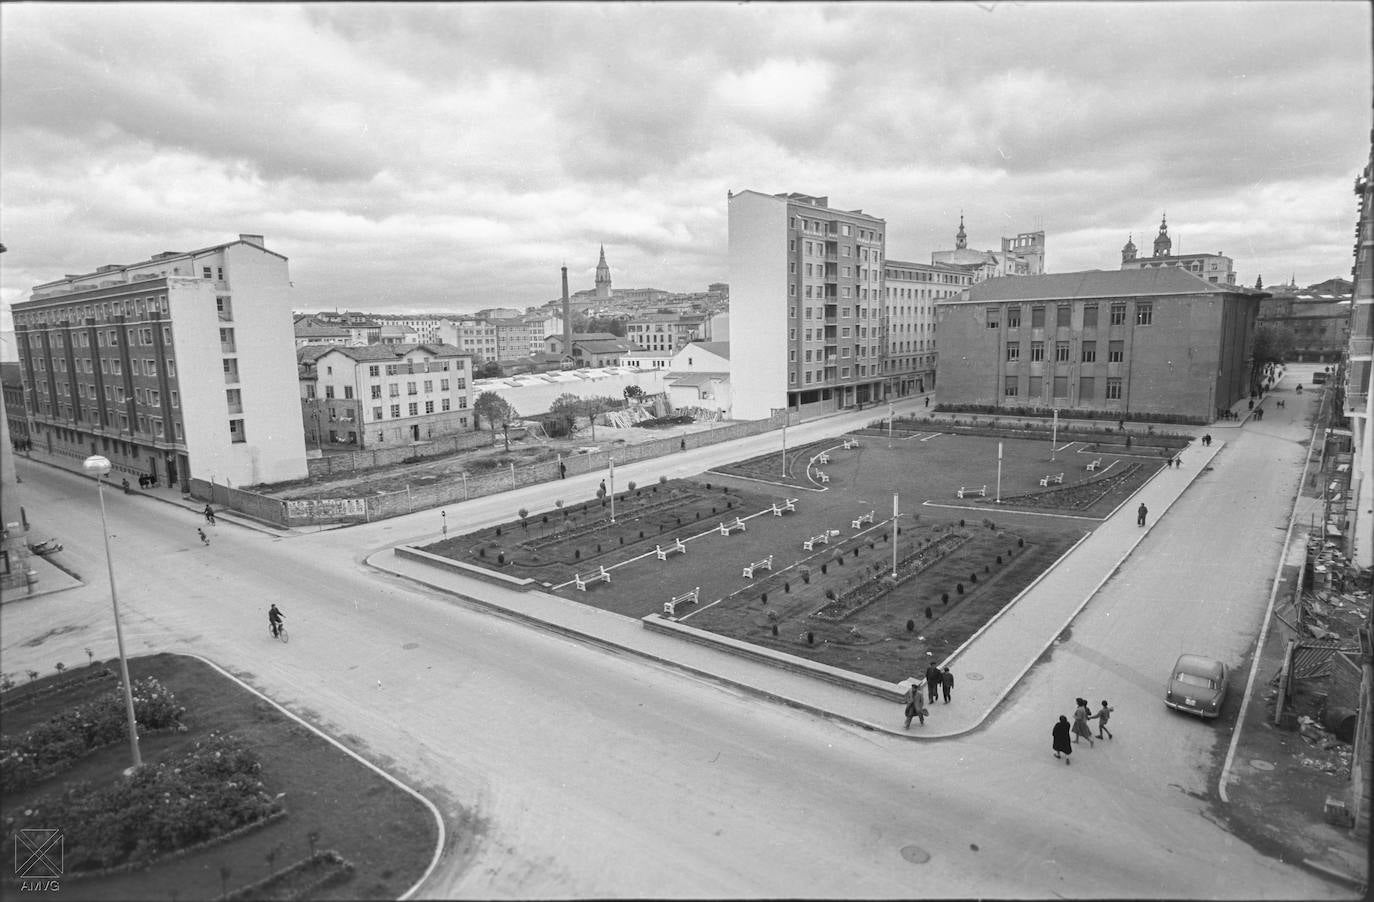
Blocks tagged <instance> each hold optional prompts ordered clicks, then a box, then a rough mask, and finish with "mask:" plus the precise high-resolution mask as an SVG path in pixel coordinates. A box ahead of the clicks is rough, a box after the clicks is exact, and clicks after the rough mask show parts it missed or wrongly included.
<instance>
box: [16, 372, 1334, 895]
mask: <svg viewBox="0 0 1374 902" xmlns="http://www.w3.org/2000/svg"><path fill="white" fill-rule="evenodd" d="M1286 397H1287V398H1288V399H1289V406H1288V407H1287V408H1284V409H1278V410H1275V409H1272V408H1271V409H1270V410H1269V411H1268V415H1267V417H1266V419H1265V420H1264V421H1260V422H1253V421H1252V422H1250V423H1247V424H1246V425H1245V426H1244V427H1243V428H1232V429H1218V428H1215V427H1214V428H1212V429H1211V430H1210V431H1211V432H1212V433H1213V435H1214V436H1216V437H1217V438H1218V440H1222V441H1225V442H1227V446H1226V447H1225V449H1224V450H1223V452H1222V453H1221V454H1220V455H1219V456H1218V457H1217V458H1216V460H1215V461H1214V466H1213V470H1212V471H1211V472H1208V473H1206V474H1204V475H1203V476H1202V477H1200V478H1199V480H1198V481H1197V482H1196V483H1195V484H1194V485H1193V486H1192V487H1191V488H1190V489H1189V490H1188V491H1187V492H1186V493H1185V494H1184V496H1183V497H1182V499H1180V501H1179V502H1178V503H1176V504H1175V505H1174V506H1173V508H1172V509H1171V510H1169V511H1168V512H1167V513H1166V514H1164V519H1163V521H1162V522H1161V523H1160V526H1159V527H1157V528H1155V529H1154V530H1153V532H1152V533H1151V535H1150V536H1149V537H1148V538H1147V539H1146V540H1145V541H1144V542H1143V543H1142V545H1141V546H1140V547H1139V548H1138V549H1137V550H1136V552H1135V554H1134V555H1133V556H1132V557H1131V558H1130V559H1129V560H1128V561H1127V562H1126V564H1125V565H1123V566H1122V567H1121V569H1120V570H1119V572H1118V573H1117V574H1116V575H1115V576H1114V577H1113V578H1112V579H1111V580H1110V581H1109V582H1108V583H1107V584H1106V586H1105V587H1104V588H1103V590H1102V591H1101V592H1100V593H1099V594H1098V595H1097V596H1096V597H1095V598H1094V599H1093V601H1092V602H1091V603H1090V604H1089V605H1088V606H1087V608H1086V609H1085V610H1084V611H1083V613H1082V614H1080V615H1079V617H1078V618H1077V619H1076V620H1075V621H1074V623H1073V625H1072V628H1071V630H1070V631H1069V633H1068V634H1067V635H1066V637H1065V638H1064V640H1063V641H1061V642H1060V643H1059V644H1057V645H1056V646H1055V647H1054V649H1053V651H1052V653H1051V654H1050V655H1049V656H1048V658H1047V659H1046V660H1044V661H1042V662H1041V663H1040V664H1039V665H1038V666H1036V667H1035V668H1034V669H1032V670H1031V671H1030V673H1029V674H1028V675H1027V677H1026V678H1025V679H1024V680H1023V681H1022V683H1021V684H1020V686H1019V687H1018V688H1017V689H1016V690H1015V691H1014V692H1013V693H1012V695H1011V696H1010V697H1009V698H1008V699H1007V701H1006V702H1004V703H1003V705H1002V706H1001V707H1000V708H999V709H998V711H997V712H996V713H995V714H994V716H993V717H992V718H991V719H990V720H989V721H988V722H987V724H986V725H985V726H984V727H983V728H982V729H980V730H977V731H974V732H972V733H970V734H967V735H965V736H962V737H958V738H953V739H946V740H939V741H926V742H917V741H911V740H907V739H905V738H903V737H897V736H890V735H887V734H884V733H879V732H874V731H868V730H862V729H859V728H856V727H853V726H848V725H844V724H841V723H838V722H836V721H834V720H830V719H827V718H824V717H820V716H817V715H814V714H810V713H806V712H802V711H798V710H795V709H793V708H789V707H783V706H778V705H776V704H773V703H771V702H768V701H766V700H763V699H760V698H758V697H756V696H754V695H752V694H750V693H748V692H746V691H742V690H735V689H730V688H726V687H723V686H722V685H720V684H718V683H715V682H713V681H710V680H706V679H703V678H698V677H695V676H691V675H686V674H684V673H682V672H680V671H678V670H676V669H674V668H671V667H667V666H662V665H658V664H655V663H652V662H648V661H645V660H643V659H640V658H638V657H635V656H630V655H625V654H620V653H616V652H613V651H611V650H606V649H602V648H597V647H589V646H587V645H584V644H581V643H578V642H575V641H571V640H569V639H566V638H564V637H561V636H558V635H555V634H552V633H549V632H546V631H544V630H541V629H538V628H533V627H530V626H528V625H524V624H520V623H516V622H513V621H511V620H508V619H506V618H502V617H500V616H495V615H492V614H490V613H487V612H485V611H483V610H478V609H476V608H473V607H469V606H467V605H466V604H465V603H463V602H459V601H455V600H454V599H452V598H448V597H445V596H442V595H441V594H440V593H437V592H433V591H429V590H425V589H423V588H417V587H414V586H412V585H410V584H408V583H405V582H403V581H401V580H399V579H397V578H394V577H390V576H385V575H381V574H378V573H377V572H376V571H374V570H372V569H371V568H370V567H368V566H367V565H366V563H365V561H366V559H367V557H368V556H370V555H371V554H373V553H375V552H377V551H379V550H381V549H384V548H387V547H390V546H392V545H395V544H399V543H401V542H404V541H411V540H416V539H421V538H431V537H434V536H436V535H437V533H438V529H439V516H438V512H435V511H432V512H423V513H418V514H414V515H411V516H408V517H402V518H397V519H393V520H387V521H382V522H378V523H373V524H368V525H365V526H360V527H355V528H349V529H338V530H327V531H322V532H316V533H302V534H294V535H291V536H288V537H286V538H277V537H274V536H269V535H265V534H263V533H261V532H258V531H253V530H249V529H245V528H242V527H239V526H235V525H232V524H226V523H223V522H221V524H220V525H219V526H218V527H216V528H215V529H213V530H212V533H213V534H212V537H211V542H212V544H211V546H210V547H208V548H207V547H203V546H201V544H200V542H199V539H198V538H197V536H196V532H195V529H196V527H197V526H198V525H201V521H200V518H199V517H198V516H197V515H195V514H194V513H191V512H188V511H184V510H182V509H180V508H177V507H175V506H171V505H167V504H165V503H162V502H159V501H157V500H154V499H150V498H146V497H139V496H124V495H122V494H121V493H119V492H118V491H117V490H116V491H115V492H112V493H107V494H106V502H107V505H108V508H109V520H110V532H111V534H112V539H111V547H112V551H113V555H114V560H115V576H116V580H117V582H118V589H119V598H120V604H121V610H122V612H123V615H124V621H125V635H126V641H128V642H129V645H130V652H131V653H134V654H136V653H142V652H151V651H179V652H189V653H195V654H199V655H202V656H204V657H206V658H209V659H211V660H213V661H215V662H217V663H219V664H221V665H223V666H225V667H226V668H227V669H229V670H231V671H233V672H235V673H238V674H240V675H241V676H243V677H244V678H245V679H247V680H248V681H249V682H250V683H252V684H253V685H255V686H257V687H258V688H259V689H261V690H262V691H263V692H265V693H267V694H268V695H270V696H272V697H273V698H275V699H277V700H278V701H280V702H282V703H283V704H285V705H286V706H288V707H289V708H291V709H293V710H294V711H296V712H298V713H301V714H303V715H305V716H306V717H307V718H309V719H311V720H313V721H314V722H316V723H317V724H319V725H320V726H322V727H323V728H324V729H326V730H328V731H330V732H331V733H333V734H334V735H336V736H337V737H339V738H341V739H343V741H345V742H346V743H348V744H350V745H352V746H353V747H355V748H356V749H357V750H359V751H360V752H362V753H363V754H364V755H366V756H368V757H369V758H371V759H372V760H374V761H376V762H378V763H379V764H382V765H383V766H386V767H388V768H389V769H391V770H392V771H393V772H394V773H396V774H397V775H398V776H400V777H401V778H402V779H405V780H407V781H409V782H410V783H411V784H412V785H414V786H416V788H418V789H420V790H421V791H422V792H424V793H426V794H427V795H429V796H430V798H431V799H433V800H434V801H435V802H436V804H438V806H439V807H440V809H441V810H442V811H444V812H445V814H446V816H447V817H448V827H449V832H450V837H451V843H452V845H451V848H450V849H449V851H448V852H447V854H446V855H445V857H444V860H443V862H442V863H441V865H440V868H439V870H438V872H437V873H436V874H435V875H434V876H433V878H432V879H431V880H430V881H429V882H428V883H427V885H426V886H425V887H424V888H423V889H422V890H421V893H420V895H421V896H422V897H432V898H441V897H455V896H457V897H476V898H488V897H502V898H531V897H539V898H546V897H620V896H633V897H672V896H696V897H852V898H871V897H911V896H913V895H919V896H927V897H968V896H991V897H1037V898H1038V897H1047V896H1051V895H1054V896H1068V897H1075V898H1102V897H1132V898H1141V897H1169V898H1246V899H1248V898H1343V897H1349V896H1350V892H1349V891H1348V890H1345V889H1343V888H1341V887H1340V886H1338V885H1336V884H1333V883H1330V882H1327V881H1324V880H1321V879H1318V878H1317V877H1315V876H1313V875H1312V874H1310V873H1309V872H1306V871H1303V870H1301V869H1299V868H1296V867H1294V866H1291V865H1287V864H1283V863H1280V862H1278V861H1275V860H1272V859H1269V858H1266V857H1264V856H1262V855H1260V854H1259V853H1258V852H1256V851H1255V850H1254V849H1252V848H1251V847H1249V846H1248V845H1246V844H1245V843H1243V842H1241V841H1240V840H1238V839H1236V838H1234V837H1233V836H1231V835H1230V834H1229V833H1228V832H1227V831H1226V830H1225V829H1224V828H1222V827H1220V826H1218V824H1217V823H1216V821H1215V818H1214V815H1213V813H1212V810H1211V808H1210V806H1211V805H1212V803H1213V802H1212V800H1213V799H1214V797H1215V777H1216V774H1217V772H1218V770H1219V766H1220V762H1221V759H1222V756H1224V754H1225V751H1226V744H1227V742H1228V740H1229V736H1230V730H1231V725H1232V723H1233V722H1234V719H1235V715H1236V711H1237V710H1238V707H1239V701H1240V691H1241V688H1243V680H1244V677H1245V673H1246V666H1247V663H1248V662H1247V661H1246V660H1245V656H1246V654H1247V652H1248V650H1249V648H1250V647H1251V645H1252V644H1253V641H1254V637H1255V635H1256V634H1257V632H1258V630H1259V628H1260V623H1261V619H1262V616H1263V614H1264V610H1265V605H1266V602H1267V599H1268V596H1269V588H1270V581H1271V579H1272V577H1273V575H1274V573H1275V570H1276V567H1277V564H1278V559H1279V556H1280V553H1281V549H1282V544H1283V537H1284V532H1283V531H1284V528H1285V527H1286V525H1287V519H1288V514H1289V511H1290V510H1291V508H1292V503H1293V495H1294V492H1295V491H1296V488H1297V480H1298V474H1299V472H1300V469H1301V466H1302V460H1303V455H1304V453H1305V443H1304V442H1305V439H1306V438H1307V435H1308V429H1309V424H1308V422H1307V413H1308V404H1307V402H1306V401H1304V402H1302V403H1297V402H1296V401H1295V400H1294V399H1295V396H1294V395H1293V394H1292V393H1291V391H1289V392H1288V393H1287V394H1286ZM883 412H884V411H882V410H876V411H875V410H874V409H870V410H868V411H864V412H862V413H856V414H845V415H842V416H838V417H833V418H829V419H826V420H822V421H813V422H811V423H808V424H805V425H802V426H797V427H793V428H792V429H789V436H788V442H789V445H792V444H793V443H794V442H795V443H796V444H798V445H799V444H801V443H802V442H803V441H806V440H808V439H809V438H815V437H819V436H821V435H833V434H838V433H839V432H841V431H843V430H845V429H848V428H853V427H854V426H856V425H858V424H860V423H863V422H867V421H868V420H869V419H871V418H873V417H875V416H881V415H882V413H883ZM778 441H779V437H778V435H777V434H772V435H765V436H758V437H755V438H751V439H747V440H743V441H740V442H735V443H731V444H729V445H724V446H715V447H709V448H702V449H697V450H694V451H690V452H686V453H684V454H679V455H675V456H672V457H670V458H667V459H664V460H660V461H647V462H644V463H640V464H634V465H629V466H626V467H624V468H623V469H622V468H618V469H617V479H618V480H619V479H622V478H623V479H626V480H629V479H638V480H639V481H640V482H641V483H643V482H647V481H649V480H652V479H655V478H657V477H658V476H659V475H667V476H669V477H673V476H685V475H692V474H695V473H697V472H700V471H701V470H702V469H704V468H706V467H708V466H710V465H712V464H715V463H719V462H724V461H726V460H730V459H738V458H742V457H748V456H750V455H752V454H756V453H762V452H763V451H765V450H768V449H772V448H776V447H778ZM1184 460H1185V466H1186V462H1187V454H1186V453H1185V455H1184ZM19 473H20V475H21V477H22V478H23V480H24V482H23V485H22V486H21V490H22V492H23V498H22V502H23V503H24V504H25V506H26V507H27V509H28V511H29V516H30V519H31V520H33V521H35V523H37V524H39V526H40V528H42V529H43V530H46V531H50V532H53V533H56V534H59V535H60V537H61V540H62V541H63V542H64V543H65V544H66V547H67V550H66V551H65V552H64V562H65V563H66V564H67V565H68V566H70V567H72V568H73V569H74V570H76V571H77V572H79V573H80V574H81V576H82V578H83V579H84V580H85V581H86V584H85V585H84V586H81V587H79V588H76V589H72V590H70V591H67V592H62V593H58V594H54V595H50V596H45V597H41V598H38V599H35V600H32V601H19V602H16V603H13V604H7V605H5V606H4V608H3V609H0V627H3V647H0V654H3V669H4V670H5V671H6V672H9V673H14V674H22V672H23V671H24V670H26V669H28V668H34V669H39V670H42V671H43V672H45V673H46V672H51V670H52V667H53V664H54V663H55V662H57V661H63V662H66V663H68V664H74V663H80V662H84V661H85V653H84V651H83V649H84V648H86V647H90V648H92V649H93V650H94V651H95V652H96V654H98V655H101V656H104V657H109V656H112V655H113V654H114V641H113V627H112V624H111V618H110V613H109V610H110V606H109V587H108V585H107V582H106V578H105V560H104V552H103V547H102V544H101V537H100V516H99V509H98V506H97V502H96V497H95V488H94V486H93V485H92V484H91V483H90V481H89V480H84V479H82V478H80V477H77V476H75V475H72V474H68V473H65V472H61V471H58V470H55V469H52V468H50V467H46V466H42V465H39V464H35V463H31V462H27V461H23V460H20V461H19ZM598 478H599V477H598V475H596V474H588V475H586V476H583V477H579V478H578V479H576V480H574V479H570V480H568V481H567V484H566V485H563V486H560V487H559V494H560V497H569V498H570V497H573V495H574V492H575V491H578V490H580V491H582V492H584V493H585V494H586V495H587V496H590V495H591V494H592V493H593V492H594V491H595V486H596V483H597V480H598ZM550 497H551V496H550V492H549V488H548V487H547V486H535V487H530V488H527V489H522V490H520V491H517V492H512V493H509V494H507V495H501V496H495V497H491V498H485V499H478V500H476V501H473V502H469V503H466V504H463V505H458V506H450V507H449V509H448V520H449V523H450V526H451V527H454V526H455V525H456V524H458V523H472V524H481V523H486V522H494V521H498V520H504V519H508V518H510V517H511V516H512V515H513V513H514V511H515V510H516V509H517V508H519V507H520V506H521V505H522V504H526V505H529V506H535V505H540V504H548V503H549V499H550ZM1119 516H1133V514H1132V513H1131V512H1130V511H1124V512H1122V513H1121V514H1119ZM1070 566H1071V563H1070ZM270 601H276V602H277V603H278V604H279V605H280V606H281V607H282V609H283V610H284V611H285V613H286V615H287V623H288V625H289V626H290V628H291V633H292V641H291V644H290V645H281V644H279V643H275V642H272V641H271V640H270V637H269V636H268V635H267V630H266V624H265V610H266V607H267V605H268V603H269V602H270ZM1180 651H1198V652H1202V653H1207V654H1212V655H1215V656H1217V657H1220V658H1222V659H1224V660H1226V661H1227V662H1228V663H1230V664H1232V665H1233V666H1235V667H1236V668H1237V669H1238V673H1237V677H1238V682H1239V683H1241V684H1242V685H1238V686H1237V687H1236V688H1234V689H1233V692H1232V696H1231V701H1230V703H1229V704H1228V707H1227V712H1226V716H1225V717H1224V718H1223V719H1222V721H1221V722H1220V723H1202V722H1199V721H1197V720H1194V719H1191V718H1187V717H1183V716H1180V715H1177V714H1174V713H1172V712H1169V711H1167V710H1166V709H1165V708H1164V706H1163V704H1162V702H1161V700H1160V695H1161V683H1162V680H1163V678H1164V674H1165V672H1166V671H1167V668H1168V666H1169V665H1170V663H1172V661H1173V659H1174V657H1175V656H1176V655H1177V654H1178V653H1179V652H1180ZM917 669H918V668H913V672H914V671H915V670H917ZM1078 695H1084V696H1087V697H1088V698H1089V699H1090V700H1091V701H1093V702H1094V706H1095V705H1096V702H1097V701H1099V700H1100V699H1102V698H1108V699H1110V700H1111V701H1112V704H1113V705H1114V706H1115V707H1116V714H1115V716H1114V719H1113V721H1112V728H1113V730H1114V731H1115V733H1116V739H1114V740H1112V741H1110V742H1099V743H1097V745H1096V747H1095V748H1087V747H1086V746H1084V747H1082V748H1080V749H1079V750H1078V751H1077V752H1076V753H1075V754H1074V755H1073V762H1074V763H1073V765H1072V766H1071V767H1065V766H1064V765H1063V763H1062V762H1060V761H1056V760H1055V759H1054V758H1053V756H1052V755H1051V754H1050V750H1049V745H1050V739H1049V731H1050V726H1051V724H1052V723H1053V722H1054V720H1055V718H1056V717H1057V716H1058V715H1059V714H1061V713H1064V714H1068V713H1070V711H1071V708H1072V702H1073V698H1074V697H1075V696H1078ZM957 703H958V698H957V693H956V699H955V704H957ZM893 717H894V719H897V718H898V712H897V711H894V712H893Z"/></svg>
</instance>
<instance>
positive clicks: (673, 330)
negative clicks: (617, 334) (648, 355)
mask: <svg viewBox="0 0 1374 902" xmlns="http://www.w3.org/2000/svg"><path fill="white" fill-rule="evenodd" d="M705 321H706V317H704V316H701V315H699V314H681V313H641V314H639V315H637V316H632V317H630V319H628V320H626V321H625V338H626V339H628V340H629V341H632V342H634V343H635V344H636V345H638V346H639V347H641V348H643V349H644V350H646V351H655V352H663V353H667V354H670V355H671V354H676V353H677V352H678V351H680V350H682V349H683V348H685V347H686V346H687V345H688V344H689V343H691V342H693V341H699V340H702V339H705V338H706V336H705V335H703V334H702V333H703V331H704V323H705Z"/></svg>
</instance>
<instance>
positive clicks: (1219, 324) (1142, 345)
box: [935, 267, 1268, 422]
mask: <svg viewBox="0 0 1374 902" xmlns="http://www.w3.org/2000/svg"><path fill="white" fill-rule="evenodd" d="M1266 297H1268V295H1267V294H1266V293H1265V292H1262V291H1257V290H1254V289H1249V288H1242V287H1238V286H1235V285H1229V284H1222V283H1211V282H1208V281H1205V280H1203V279H1201V278H1199V277H1197V276H1195V275H1192V274H1191V273H1188V272H1186V271H1184V270H1183V269H1180V268H1178V267H1165V268H1157V269H1138V270H1120V271H1105V272H1104V271H1101V270H1093V271H1089V272H1075V273H1057V274H1053V275H1040V276H1023V277H1011V278H999V279H988V280H986V281H983V282H979V283H978V284H976V285H974V286H972V287H971V288H969V289H968V290H967V291H966V292H965V294H964V295H963V296H960V297H950V298H944V299H942V300H940V301H938V302H937V303H936V307H935V311H936V328H937V333H938V335H939V339H940V349H939V356H938V358H937V375H938V381H939V385H940V401H941V402H942V403H952V404H979V405H989V406H992V407H1001V408H1013V409H1014V408H1038V409H1042V410H1049V409H1051V408H1060V409H1065V410H1091V411H1106V412H1110V413H1111V414H1113V415H1120V416H1123V417H1124V416H1128V415H1129V416H1138V415H1144V416H1149V415H1156V414H1169V415H1178V416H1182V417H1186V418H1188V419H1190V420H1192V421H1195V422H1207V421H1210V420H1212V419H1213V418H1214V417H1215V416H1216V415H1217V412H1218V411H1219V410H1221V409H1224V408H1229V407H1230V406H1231V405H1233V404H1235V403H1236V402H1237V401H1239V400H1243V399H1244V398H1246V397H1247V396H1248V394H1249V391H1250V387H1251V378H1252V375H1253V374H1252V361H1251V356H1250V351H1251V346H1252V341H1253V338H1254V331H1255V322H1256V318H1257V316H1258V313H1259V306H1260V301H1261V300H1263V299H1264V298H1266Z"/></svg>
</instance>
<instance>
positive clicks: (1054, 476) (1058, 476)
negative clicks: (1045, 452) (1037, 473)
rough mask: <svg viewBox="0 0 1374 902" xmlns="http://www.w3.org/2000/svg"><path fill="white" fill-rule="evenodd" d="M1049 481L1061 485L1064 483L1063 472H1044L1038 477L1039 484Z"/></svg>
mask: <svg viewBox="0 0 1374 902" xmlns="http://www.w3.org/2000/svg"><path fill="white" fill-rule="evenodd" d="M1050 483H1054V484H1055V485H1063V484H1064V474H1063V473H1047V474H1045V475H1044V476H1041V477H1040V484H1041V485H1049V484H1050Z"/></svg>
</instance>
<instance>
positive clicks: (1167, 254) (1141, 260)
mask: <svg viewBox="0 0 1374 902" xmlns="http://www.w3.org/2000/svg"><path fill="white" fill-rule="evenodd" d="M1134 237H1135V236H1128V237H1127V238H1126V245H1125V246H1124V247H1122V248H1121V268H1122V269H1158V268H1160V267H1164V266H1174V267H1178V268H1179V269H1182V270H1186V271H1187V272H1190V273H1192V274H1193V275H1195V276H1197V277H1199V278H1201V279H1206V280H1207V281H1208V282H1213V283H1216V284H1218V285H1234V284H1236V271H1235V266H1234V265H1233V263H1232V261H1231V258H1230V257H1227V256H1225V255H1223V254H1222V253H1221V252H1220V251H1218V252H1217V253H1215V254H1174V253H1173V245H1174V240H1173V239H1172V238H1170V237H1169V222H1168V219H1167V218H1164V217H1161V218H1160V220H1159V234H1158V235H1156V236H1155V243H1154V253H1153V254H1152V255H1151V256H1149V257H1140V256H1137V255H1136V246H1135V240H1134Z"/></svg>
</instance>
